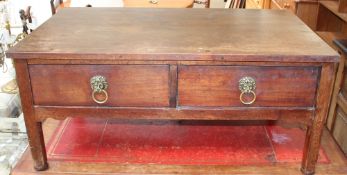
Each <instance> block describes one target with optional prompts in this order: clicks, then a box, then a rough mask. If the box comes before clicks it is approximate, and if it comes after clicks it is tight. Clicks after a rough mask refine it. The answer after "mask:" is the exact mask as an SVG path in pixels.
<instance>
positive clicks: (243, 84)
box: [239, 77, 257, 105]
mask: <svg viewBox="0 0 347 175" xmlns="http://www.w3.org/2000/svg"><path fill="white" fill-rule="evenodd" d="M255 84H256V82H255V80H254V79H253V78H252V77H243V78H241V79H240V80H239V89H240V91H241V94H240V101H241V103H243V104H245V105H250V104H252V103H254V102H255V99H256V98H257V96H256V94H255V92H254V91H255V87H256V85H255ZM246 94H251V95H252V96H253V98H252V100H250V101H245V100H244V95H246Z"/></svg>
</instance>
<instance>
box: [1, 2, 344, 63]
mask: <svg viewBox="0 0 347 175" xmlns="http://www.w3.org/2000/svg"><path fill="white" fill-rule="evenodd" d="M71 16H73V18H71ZM211 19H212V20H211ZM269 19H271V20H269ZM90 26H93V27H90ZM260 33H261V34H260ZM7 56H8V57H12V58H14V59H19V58H45V59H56V58H59V59H112V60H130V59H131V60H223V61H268V62H270V61H281V62H322V61H324V62H335V61H337V60H338V59H337V58H338V55H337V53H336V52H335V51H334V50H333V49H331V48H330V47H329V46H328V45H327V44H325V43H324V42H322V40H321V39H320V38H319V37H318V36H317V35H316V34H315V33H314V32H312V31H311V30H310V29H309V28H308V27H307V26H306V25H305V24H304V23H303V22H301V21H300V20H299V19H298V18H297V17H295V16H294V15H293V14H291V13H290V12H287V11H277V10H230V9H139V8H130V9H123V8H65V9H63V10H60V11H59V12H58V13H57V14H56V15H54V16H53V17H52V18H51V19H50V20H49V21H47V22H46V23H44V24H43V25H41V26H40V27H39V28H38V29H37V30H35V31H34V32H33V33H32V34H30V36H29V37H27V38H26V39H25V40H23V41H22V42H21V43H19V44H17V45H16V46H15V47H13V48H11V49H10V50H9V51H8V52H7Z"/></svg>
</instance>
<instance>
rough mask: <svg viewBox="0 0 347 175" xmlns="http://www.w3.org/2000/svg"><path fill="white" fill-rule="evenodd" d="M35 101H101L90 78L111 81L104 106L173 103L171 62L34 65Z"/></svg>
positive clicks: (58, 102) (66, 104) (78, 102)
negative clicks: (170, 86) (94, 97)
mask: <svg viewBox="0 0 347 175" xmlns="http://www.w3.org/2000/svg"><path fill="white" fill-rule="evenodd" d="M29 71H30V77H31V85H32V89H33V96H34V104H39V105H64V106H68V105H81V106H84V105H86V106H91V105H97V103H95V102H94V101H93V99H92V89H91V86H90V78H91V77H93V76H95V75H102V76H104V77H106V79H107V81H108V89H107V92H108V96H109V100H108V101H107V102H106V103H105V104H103V105H104V106H169V66H168V65H30V66H29Z"/></svg>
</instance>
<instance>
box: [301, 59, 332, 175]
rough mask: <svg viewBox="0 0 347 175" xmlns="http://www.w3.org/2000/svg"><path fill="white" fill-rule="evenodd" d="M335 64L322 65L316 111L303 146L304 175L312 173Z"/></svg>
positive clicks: (325, 115)
mask: <svg viewBox="0 0 347 175" xmlns="http://www.w3.org/2000/svg"><path fill="white" fill-rule="evenodd" d="M335 68H336V65H334V64H325V65H323V66H322V70H321V78H320V81H319V87H318V92H317V100H316V111H315V115H314V117H313V121H312V125H311V126H308V128H307V133H306V140H305V146H304V155H303V159H302V165H301V171H302V172H303V174H305V175H312V174H314V172H315V171H314V170H315V166H316V163H317V159H318V154H319V149H320V142H321V136H322V132H323V128H324V123H325V119H326V117H327V114H328V107H329V102H330V97H331V93H332V91H331V90H332V87H333V82H334V81H333V80H334V77H335V76H334V75H335V74H334V73H335Z"/></svg>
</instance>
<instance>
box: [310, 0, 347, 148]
mask: <svg viewBox="0 0 347 175" xmlns="http://www.w3.org/2000/svg"><path fill="white" fill-rule="evenodd" d="M346 2H347V1H346V0H336V1H319V4H318V11H317V23H316V28H315V29H316V33H317V34H318V35H319V36H320V37H321V38H322V39H323V40H324V41H325V42H326V43H328V44H329V45H330V46H331V47H332V48H334V49H335V50H338V51H339V53H340V54H341V60H340V65H339V69H338V72H337V78H336V81H335V89H334V94H333V99H332V101H331V106H330V110H329V116H328V119H327V127H328V129H329V130H330V132H331V134H332V135H333V136H334V138H335V139H336V141H337V143H338V144H339V145H340V147H341V149H342V150H343V151H344V153H345V154H347V135H346V131H347V114H346V108H347V103H346V97H347V96H346V95H345V89H346V87H347V84H346V81H345V79H346V75H345V74H346V71H345V65H346V61H345V59H346V50H345V48H346V41H345V40H344V39H346V38H347V12H346V7H347V5H346ZM335 39H337V40H336V42H335V44H334V43H333V40H335ZM340 39H341V40H340Z"/></svg>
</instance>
